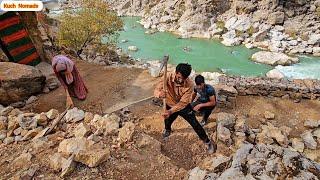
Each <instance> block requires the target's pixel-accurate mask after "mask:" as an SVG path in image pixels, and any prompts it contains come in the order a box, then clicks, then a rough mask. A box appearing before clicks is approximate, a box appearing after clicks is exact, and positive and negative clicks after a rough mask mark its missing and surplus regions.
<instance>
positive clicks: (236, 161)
mask: <svg viewBox="0 0 320 180" xmlns="http://www.w3.org/2000/svg"><path fill="white" fill-rule="evenodd" d="M319 172H320V164H319V163H316V162H314V161H311V160H309V159H307V158H305V157H304V156H302V155H301V154H300V153H298V152H295V151H292V150H290V149H288V148H283V147H279V146H275V145H265V144H258V145H253V144H250V143H246V144H243V145H242V146H241V148H240V149H238V150H237V151H236V152H235V154H233V155H232V156H230V157H225V156H223V155H219V154H217V155H215V156H214V157H213V158H208V159H206V160H205V161H204V162H202V163H201V164H200V166H199V167H196V168H194V169H192V170H191V171H190V172H189V173H188V175H187V178H188V179H190V180H191V179H198V180H203V179H310V180H311V179H318V178H319Z"/></svg>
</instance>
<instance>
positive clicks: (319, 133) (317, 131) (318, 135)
mask: <svg viewBox="0 0 320 180" xmlns="http://www.w3.org/2000/svg"><path fill="white" fill-rule="evenodd" d="M312 134H313V136H315V137H317V138H318V139H320V129H317V130H315V131H313V133H312Z"/></svg>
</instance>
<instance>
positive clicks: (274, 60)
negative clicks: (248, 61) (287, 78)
mask: <svg viewBox="0 0 320 180" xmlns="http://www.w3.org/2000/svg"><path fill="white" fill-rule="evenodd" d="M251 58H252V60H253V61H255V62H258V63H262V64H268V65H272V66H276V65H283V66H287V65H291V64H294V63H298V62H299V59H298V58H296V57H290V56H287V55H285V54H283V53H276V52H267V51H260V52H257V53H255V54H253V55H252V57H251Z"/></svg>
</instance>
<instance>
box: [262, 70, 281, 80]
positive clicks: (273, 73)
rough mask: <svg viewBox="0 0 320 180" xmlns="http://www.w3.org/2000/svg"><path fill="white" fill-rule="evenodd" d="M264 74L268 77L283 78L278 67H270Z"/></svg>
mask: <svg viewBox="0 0 320 180" xmlns="http://www.w3.org/2000/svg"><path fill="white" fill-rule="evenodd" d="M266 76H267V77H268V78H273V79H282V78H284V77H285V76H284V74H282V72H280V71H279V70H278V69H272V70H270V71H269V72H267V74H266Z"/></svg>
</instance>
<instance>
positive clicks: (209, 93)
mask: <svg viewBox="0 0 320 180" xmlns="http://www.w3.org/2000/svg"><path fill="white" fill-rule="evenodd" d="M207 94H208V96H215V95H216V91H215V90H214V88H209V89H208V91H207Z"/></svg>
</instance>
